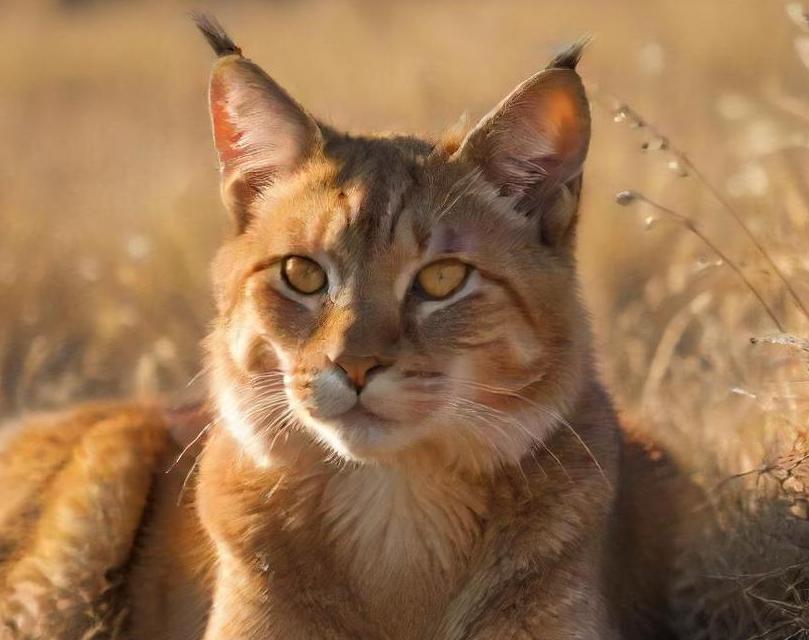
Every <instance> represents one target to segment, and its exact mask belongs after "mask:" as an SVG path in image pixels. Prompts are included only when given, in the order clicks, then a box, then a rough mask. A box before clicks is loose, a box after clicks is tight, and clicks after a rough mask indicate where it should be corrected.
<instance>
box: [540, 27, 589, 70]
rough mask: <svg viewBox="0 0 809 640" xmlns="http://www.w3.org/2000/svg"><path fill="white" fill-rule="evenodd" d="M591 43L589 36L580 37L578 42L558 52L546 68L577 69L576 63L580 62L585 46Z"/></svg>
mask: <svg viewBox="0 0 809 640" xmlns="http://www.w3.org/2000/svg"><path fill="white" fill-rule="evenodd" d="M589 43H590V37H589V36H583V37H581V38H579V39H578V40H576V42H574V43H573V44H571V45H568V46H567V47H565V49H563V50H562V51H560V52H559V53H557V54H556V56H554V58H553V60H551V61H550V62H549V63H548V66H547V67H546V69H570V70H571V71H575V70H576V65H577V64H579V60H581V54H582V52H583V51H584V47H586V46H587V45H588V44H589Z"/></svg>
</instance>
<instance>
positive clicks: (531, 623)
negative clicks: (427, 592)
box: [432, 545, 620, 640]
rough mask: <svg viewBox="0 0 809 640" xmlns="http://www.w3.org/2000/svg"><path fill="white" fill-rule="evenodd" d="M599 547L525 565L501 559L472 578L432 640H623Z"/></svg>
mask: <svg viewBox="0 0 809 640" xmlns="http://www.w3.org/2000/svg"><path fill="white" fill-rule="evenodd" d="M595 547H597V545H594V548H592V549H579V550H577V552H574V553H571V555H565V556H563V558H559V559H556V560H555V561H553V562H549V561H547V560H539V559H538V560H536V561H534V562H531V563H528V564H522V563H521V564H522V566H521V567H518V566H514V565H512V566H511V568H509V567H505V568H504V567H503V566H502V564H503V562H502V561H501V563H499V565H500V566H498V569H497V571H496V572H494V571H493V572H492V573H490V574H489V575H480V576H478V578H477V579H475V580H473V581H471V582H470V585H469V587H468V588H467V589H466V590H465V591H464V592H463V593H461V594H460V595H459V597H458V598H457V599H456V600H455V602H453V603H452V605H451V606H450V608H449V610H448V612H447V616H446V617H445V619H444V621H443V624H442V626H441V628H440V629H439V630H438V631H437V633H435V634H434V635H433V636H432V637H433V640H619V638H620V634H619V633H618V631H617V629H616V627H615V621H614V620H612V619H611V616H610V615H609V611H608V606H607V599H606V597H605V593H604V592H603V583H604V581H603V576H602V571H603V568H602V565H601V562H600V553H599V550H598V549H597V548H595ZM506 564H508V563H506Z"/></svg>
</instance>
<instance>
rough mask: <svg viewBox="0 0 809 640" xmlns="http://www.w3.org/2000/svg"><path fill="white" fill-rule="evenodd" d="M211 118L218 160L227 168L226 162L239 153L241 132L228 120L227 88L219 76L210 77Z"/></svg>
mask: <svg viewBox="0 0 809 640" xmlns="http://www.w3.org/2000/svg"><path fill="white" fill-rule="evenodd" d="M210 92H211V93H210V100H211V120H212V121H213V135H214V142H215V144H216V150H217V152H218V153H219V161H220V162H221V163H222V164H223V165H224V167H225V169H226V170H227V169H228V164H230V162H231V161H233V160H235V159H236V158H237V157H238V155H239V147H238V142H239V140H240V139H241V137H242V132H241V131H238V130H237V129H236V127H235V126H234V125H233V122H231V120H230V114H229V112H228V107H227V89H226V88H225V87H224V83H223V82H222V78H221V77H214V78H212V79H211V89H210Z"/></svg>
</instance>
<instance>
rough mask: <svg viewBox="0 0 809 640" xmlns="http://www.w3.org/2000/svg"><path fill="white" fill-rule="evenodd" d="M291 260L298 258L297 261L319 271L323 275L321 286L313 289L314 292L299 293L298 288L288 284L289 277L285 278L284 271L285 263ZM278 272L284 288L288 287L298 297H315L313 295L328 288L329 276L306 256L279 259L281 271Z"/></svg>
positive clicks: (314, 261)
mask: <svg viewBox="0 0 809 640" xmlns="http://www.w3.org/2000/svg"><path fill="white" fill-rule="evenodd" d="M292 258H298V259H299V260H306V261H307V262H311V263H312V264H314V265H315V266H316V267H317V268H318V269H320V271H321V272H322V273H323V284H322V285H321V286H320V287H318V288H317V289H315V290H314V291H301V290H300V289H298V287H296V286H295V285H294V284H292V282H290V280H289V276H287V269H286V267H287V262H288V261H289V260H291V259H292ZM280 271H281V279H282V280H283V281H284V284H286V286H288V287H289V288H290V289H291V290H292V291H294V292H295V293H297V294H298V295H301V296H315V295H318V294H321V293H323V292H324V291H325V290H326V288H327V287H328V286H329V276H328V274H327V273H326V270H325V269H324V268H323V267H322V266H321V265H320V263H318V262H317V261H316V260H312V258H309V257H308V256H301V255H297V254H293V255H289V256H284V257H283V258H282V259H281V269H280Z"/></svg>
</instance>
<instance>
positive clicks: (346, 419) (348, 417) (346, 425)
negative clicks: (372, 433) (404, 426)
mask: <svg viewBox="0 0 809 640" xmlns="http://www.w3.org/2000/svg"><path fill="white" fill-rule="evenodd" d="M329 422H331V423H332V424H334V425H335V426H338V427H340V428H342V429H351V428H368V427H386V426H392V425H393V421H392V420H390V419H388V418H384V417H382V416H380V415H379V414H378V413H374V412H373V411H371V410H370V409H369V408H368V407H366V406H365V405H363V404H362V403H361V402H357V404H355V405H354V406H353V407H351V409H349V410H348V411H345V412H343V413H341V414H340V415H338V416H332V417H331V418H329Z"/></svg>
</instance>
